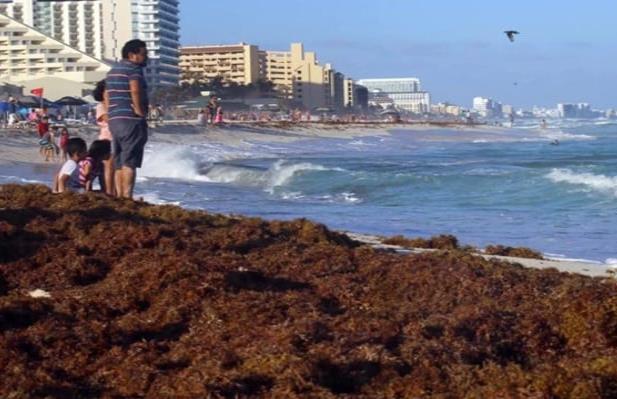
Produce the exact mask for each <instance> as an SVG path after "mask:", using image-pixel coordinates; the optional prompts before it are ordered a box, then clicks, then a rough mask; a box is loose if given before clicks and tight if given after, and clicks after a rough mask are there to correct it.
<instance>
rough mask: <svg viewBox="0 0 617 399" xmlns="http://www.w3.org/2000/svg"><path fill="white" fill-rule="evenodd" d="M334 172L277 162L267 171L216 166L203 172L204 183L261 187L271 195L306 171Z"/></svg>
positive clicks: (245, 167)
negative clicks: (276, 189) (277, 188)
mask: <svg viewBox="0 0 617 399" xmlns="http://www.w3.org/2000/svg"><path fill="white" fill-rule="evenodd" d="M327 170H336V169H330V168H326V167H324V166H322V165H316V164H312V163H310V162H301V163H288V162H286V161H283V160H279V161H277V162H275V163H274V164H272V166H270V167H269V168H268V169H259V168H252V167H247V166H238V165H226V164H218V165H214V166H212V167H209V168H207V169H206V170H205V171H204V175H205V176H204V178H205V179H206V181H209V182H213V183H228V184H237V185H241V186H254V187H255V186H256V187H262V188H263V189H264V190H265V191H267V192H270V193H272V192H273V191H274V189H275V188H276V187H281V186H285V185H287V184H289V182H291V180H292V179H293V178H294V177H295V176H297V175H298V174H300V173H305V172H308V171H327Z"/></svg>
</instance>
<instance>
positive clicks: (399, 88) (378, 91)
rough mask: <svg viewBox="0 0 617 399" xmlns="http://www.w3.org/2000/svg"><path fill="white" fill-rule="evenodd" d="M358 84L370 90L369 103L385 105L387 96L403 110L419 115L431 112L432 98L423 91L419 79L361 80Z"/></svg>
mask: <svg viewBox="0 0 617 399" xmlns="http://www.w3.org/2000/svg"><path fill="white" fill-rule="evenodd" d="M358 84H360V85H362V86H364V87H366V88H367V89H368V90H369V103H375V104H383V103H384V101H383V99H384V96H387V97H388V98H389V99H391V100H392V104H393V105H394V106H395V107H397V108H399V109H401V110H404V111H408V112H413V113H418V114H420V113H425V112H430V108H431V97H430V94H429V93H428V92H426V91H422V90H421V87H420V80H419V79H416V78H389V79H360V80H358Z"/></svg>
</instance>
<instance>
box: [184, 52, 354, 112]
mask: <svg viewBox="0 0 617 399" xmlns="http://www.w3.org/2000/svg"><path fill="white" fill-rule="evenodd" d="M180 67H181V70H182V76H183V78H182V80H183V81H187V82H190V81H194V80H201V79H203V80H210V79H212V78H214V77H216V76H221V77H223V79H224V80H225V81H228V82H236V83H238V84H244V85H247V84H249V83H255V82H256V81H257V80H259V79H263V80H267V81H271V82H272V83H273V84H274V88H275V90H276V91H277V92H278V93H279V94H280V95H281V97H283V98H285V99H288V100H291V101H292V102H294V103H295V104H296V105H298V106H303V107H304V108H307V109H313V108H335V109H338V108H342V107H343V104H344V97H343V81H344V76H343V74H341V73H339V72H336V71H335V70H334V69H333V68H332V66H331V65H330V64H325V65H320V64H319V62H318V61H317V56H316V55H315V53H314V52H309V51H307V52H305V51H304V46H303V45H302V43H292V44H291V48H290V50H289V51H263V50H259V49H258V47H257V46H254V45H249V44H245V43H240V44H233V45H208V46H189V47H183V48H182V49H181V51H180Z"/></svg>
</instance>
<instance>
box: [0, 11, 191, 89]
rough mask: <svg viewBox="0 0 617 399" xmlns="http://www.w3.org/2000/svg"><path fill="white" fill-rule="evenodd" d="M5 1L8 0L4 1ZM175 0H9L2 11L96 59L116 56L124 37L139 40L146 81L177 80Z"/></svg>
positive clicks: (165, 82) (164, 82)
mask: <svg viewBox="0 0 617 399" xmlns="http://www.w3.org/2000/svg"><path fill="white" fill-rule="evenodd" d="M5 1H6V0H5ZM178 2H179V0H45V1H43V0H8V1H6V2H5V3H3V4H0V14H6V15H8V16H10V17H12V18H14V19H16V20H18V21H21V22H23V23H24V24H26V25H29V26H32V27H34V28H36V29H37V30H39V31H41V32H43V33H45V34H47V35H49V36H51V37H53V38H55V39H57V40H59V41H61V42H63V43H66V44H68V45H70V46H71V47H74V48H76V49H79V50H80V51H82V52H84V53H87V54H89V55H91V56H93V57H95V58H99V59H105V60H112V61H115V60H119V59H120V58H122V54H121V50H122V46H123V45H124V43H125V42H127V41H129V40H131V39H135V38H138V39H142V40H144V41H145V42H146V44H147V46H148V53H149V54H148V55H149V58H150V62H149V64H148V67H147V68H146V77H147V79H148V83H149V84H150V86H153V87H154V86H159V85H163V86H165V85H176V84H177V83H178V77H179V69H178V48H179V35H178V31H179V18H178Z"/></svg>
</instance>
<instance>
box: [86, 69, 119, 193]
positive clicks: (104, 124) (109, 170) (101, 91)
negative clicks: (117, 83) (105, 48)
mask: <svg viewBox="0 0 617 399" xmlns="http://www.w3.org/2000/svg"><path fill="white" fill-rule="evenodd" d="M106 87H107V86H106V83H105V80H101V81H100V82H98V83H97V84H96V87H95V88H94V91H93V92H92V96H93V97H94V99H95V100H96V101H98V104H97V105H96V116H95V117H96V124H97V125H98V126H99V128H100V131H99V140H107V141H109V143H110V145H111V143H112V141H113V137H112V135H111V131H110V130H109V114H108V112H107V107H106V105H105V104H106V102H107V101H106V100H105V98H106V96H107V91H106ZM103 174H104V180H105V184H104V187H105V190H104V191H105V194H107V195H114V194H115V192H116V189H115V187H114V160H113V158H112V157H108V158H107V159H105V160H103Z"/></svg>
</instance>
